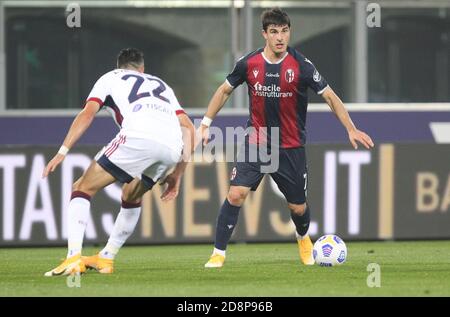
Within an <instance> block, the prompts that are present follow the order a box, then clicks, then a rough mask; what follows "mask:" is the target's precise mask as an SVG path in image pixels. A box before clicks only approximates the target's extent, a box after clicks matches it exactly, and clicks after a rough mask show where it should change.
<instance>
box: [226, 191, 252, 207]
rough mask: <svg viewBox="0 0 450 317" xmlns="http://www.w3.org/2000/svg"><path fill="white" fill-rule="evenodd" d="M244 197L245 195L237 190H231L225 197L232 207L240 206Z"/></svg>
mask: <svg viewBox="0 0 450 317" xmlns="http://www.w3.org/2000/svg"><path fill="white" fill-rule="evenodd" d="M246 197H247V193H246V192H245V191H242V190H238V189H231V190H230V191H229V192H228V195H227V199H228V202H229V203H230V204H231V205H233V206H241V205H242V204H243V203H244V200H245V198H246Z"/></svg>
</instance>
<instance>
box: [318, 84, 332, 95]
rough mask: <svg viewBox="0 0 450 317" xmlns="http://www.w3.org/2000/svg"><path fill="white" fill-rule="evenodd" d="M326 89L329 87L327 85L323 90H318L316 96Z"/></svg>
mask: <svg viewBox="0 0 450 317" xmlns="http://www.w3.org/2000/svg"><path fill="white" fill-rule="evenodd" d="M328 87H330V86H329V85H327V86H326V87H325V88H324V89H321V90H319V91H318V92H317V94H318V95H321V94H323V92H324V91H325V90H326V89H327V88H328Z"/></svg>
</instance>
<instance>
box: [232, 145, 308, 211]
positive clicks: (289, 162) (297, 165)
mask: <svg viewBox="0 0 450 317" xmlns="http://www.w3.org/2000/svg"><path fill="white" fill-rule="evenodd" d="M277 154H278V159H276V158H275V155H277ZM244 155H245V156H244ZM236 160H237V162H236V163H235V165H234V167H233V169H232V172H231V180H230V185H232V186H245V187H250V188H251V190H253V191H255V190H256V189H257V188H258V185H259V184H260V183H261V180H262V178H263V177H264V175H265V174H270V176H271V177H272V179H273V180H274V181H275V183H276V184H277V186H278V188H279V189H280V191H281V192H282V193H283V195H284V197H285V198H286V200H287V201H288V202H289V203H292V204H304V203H305V202H306V192H307V177H308V175H307V164H306V153H305V148H304V147H298V148H292V149H279V151H278V153H277V152H274V151H272V153H270V155H267V154H266V155H261V154H260V152H258V150H257V149H256V148H255V146H252V145H250V146H249V145H248V144H246V143H244V144H243V145H242V146H241V148H240V150H239V153H238V155H237V159H236ZM277 161H278V164H277ZM269 166H270V167H269Z"/></svg>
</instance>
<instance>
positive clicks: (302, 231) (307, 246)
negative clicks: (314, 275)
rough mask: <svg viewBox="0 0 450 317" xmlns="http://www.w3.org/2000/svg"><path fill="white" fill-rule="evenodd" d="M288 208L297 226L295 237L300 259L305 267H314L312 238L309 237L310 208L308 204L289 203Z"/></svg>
mask: <svg viewBox="0 0 450 317" xmlns="http://www.w3.org/2000/svg"><path fill="white" fill-rule="evenodd" d="M288 207H289V209H290V211H291V219H292V221H293V222H294V224H295V229H296V230H295V236H296V237H297V243H298V248H299V254H300V259H301V260H302V262H303V264H305V265H313V264H314V259H313V256H312V250H313V244H312V242H311V238H310V237H309V235H308V229H309V223H310V211H309V206H308V205H307V204H306V203H304V204H292V203H288Z"/></svg>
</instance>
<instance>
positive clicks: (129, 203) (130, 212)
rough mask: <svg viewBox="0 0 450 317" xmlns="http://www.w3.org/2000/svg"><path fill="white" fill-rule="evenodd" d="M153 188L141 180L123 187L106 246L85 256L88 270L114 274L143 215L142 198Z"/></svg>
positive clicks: (135, 180) (84, 261)
mask: <svg viewBox="0 0 450 317" xmlns="http://www.w3.org/2000/svg"><path fill="white" fill-rule="evenodd" d="M150 189H151V187H149V186H148V184H146V183H145V182H143V181H141V180H140V179H139V178H135V179H134V180H133V181H132V182H130V183H128V184H125V185H123V187H122V204H121V208H120V212H119V214H118V215H117V218H116V221H115V223H114V228H113V230H112V232H111V235H110V237H109V239H108V243H107V244H106V246H105V247H104V248H103V249H102V250H101V251H100V252H99V253H98V254H95V255H93V256H83V257H82V261H83V263H84V264H85V266H86V267H87V268H91V269H95V270H97V271H98V272H99V273H103V274H111V273H113V272H114V258H115V257H116V255H117V253H118V252H119V250H120V248H121V247H122V246H123V245H124V244H125V242H126V241H127V239H128V238H129V237H130V236H131V235H132V233H133V232H134V229H135V227H136V225H137V223H138V220H139V216H140V214H141V200H142V196H143V195H144V194H145V193H146V192H147V191H148V190H150Z"/></svg>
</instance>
